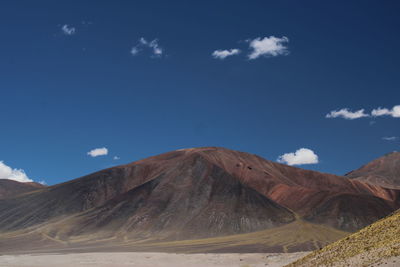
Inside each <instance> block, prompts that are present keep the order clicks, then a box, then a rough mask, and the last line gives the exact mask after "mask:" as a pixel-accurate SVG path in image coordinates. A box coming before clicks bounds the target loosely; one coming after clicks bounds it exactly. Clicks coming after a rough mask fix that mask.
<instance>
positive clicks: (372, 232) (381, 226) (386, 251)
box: [287, 212, 400, 267]
mask: <svg viewBox="0 0 400 267" xmlns="http://www.w3.org/2000/svg"><path fill="white" fill-rule="evenodd" d="M380 265H382V266H393V267H394V266H399V265H400V212H396V213H394V214H392V215H390V216H388V217H387V218H384V219H382V220H379V221H377V222H375V223H373V224H372V225H370V226H367V227H365V228H363V229H362V230H360V231H358V232H356V233H354V234H352V235H350V236H347V237H345V238H343V239H341V240H339V241H337V242H334V243H333V244H330V245H328V246H326V247H325V248H323V249H321V250H318V251H315V252H313V253H310V254H309V255H307V256H306V257H304V258H302V259H300V260H298V261H296V262H294V263H292V264H289V265H287V267H306V266H307V267H308V266H380Z"/></svg>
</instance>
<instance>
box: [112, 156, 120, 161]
mask: <svg viewBox="0 0 400 267" xmlns="http://www.w3.org/2000/svg"><path fill="white" fill-rule="evenodd" d="M119 159H121V158H120V157H118V156H114V157H113V160H119Z"/></svg>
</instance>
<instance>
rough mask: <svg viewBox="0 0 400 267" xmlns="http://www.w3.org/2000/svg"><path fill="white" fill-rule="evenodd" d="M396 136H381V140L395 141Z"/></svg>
mask: <svg viewBox="0 0 400 267" xmlns="http://www.w3.org/2000/svg"><path fill="white" fill-rule="evenodd" d="M397 138H398V137H397V136H384V137H382V140H385V141H395V140H397Z"/></svg>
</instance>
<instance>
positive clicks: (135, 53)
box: [131, 46, 140, 56]
mask: <svg viewBox="0 0 400 267" xmlns="http://www.w3.org/2000/svg"><path fill="white" fill-rule="evenodd" d="M139 52H140V50H139V48H137V47H135V46H134V47H132V49H131V54H132V56H136V55H137V54H138V53H139Z"/></svg>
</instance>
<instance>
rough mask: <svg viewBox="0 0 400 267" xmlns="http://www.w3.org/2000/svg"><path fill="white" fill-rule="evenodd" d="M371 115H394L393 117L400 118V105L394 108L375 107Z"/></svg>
mask: <svg viewBox="0 0 400 267" xmlns="http://www.w3.org/2000/svg"><path fill="white" fill-rule="evenodd" d="M371 115H372V116H374V117H379V116H392V117H393V118H400V105H397V106H394V107H393V108H392V109H387V108H381V107H379V108H376V109H373V110H372V111H371Z"/></svg>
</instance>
